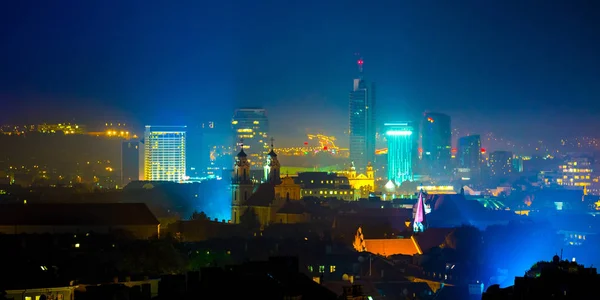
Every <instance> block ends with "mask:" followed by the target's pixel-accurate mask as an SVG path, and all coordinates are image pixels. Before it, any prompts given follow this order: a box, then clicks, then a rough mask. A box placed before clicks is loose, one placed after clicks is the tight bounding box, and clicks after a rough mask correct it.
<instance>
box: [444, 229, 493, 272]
mask: <svg viewBox="0 0 600 300" xmlns="http://www.w3.org/2000/svg"><path fill="white" fill-rule="evenodd" d="M444 247H445V248H450V249H453V250H454V261H455V262H456V263H458V264H461V265H462V266H463V272H464V273H463V274H465V275H468V276H480V274H481V270H482V267H483V254H484V253H483V249H484V248H483V235H482V233H481V231H479V229H477V228H476V227H473V226H471V225H463V226H461V227H458V228H456V229H455V230H454V231H452V232H451V233H450V234H449V235H447V236H446V240H445V241H444Z"/></svg>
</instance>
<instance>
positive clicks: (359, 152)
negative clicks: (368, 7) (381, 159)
mask: <svg viewBox="0 0 600 300" xmlns="http://www.w3.org/2000/svg"><path fill="white" fill-rule="evenodd" d="M357 64H358V72H359V74H358V78H356V79H354V86H353V89H352V91H351V92H350V109H349V119H350V160H351V161H352V163H353V164H354V166H355V167H356V170H358V171H364V170H365V169H366V167H367V164H368V163H370V162H371V163H372V162H374V160H375V137H376V128H375V84H374V83H370V84H369V83H368V82H367V81H366V80H365V79H364V78H363V64H364V61H363V60H362V59H359V60H358V61H357Z"/></svg>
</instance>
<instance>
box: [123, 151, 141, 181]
mask: <svg viewBox="0 0 600 300" xmlns="http://www.w3.org/2000/svg"><path fill="white" fill-rule="evenodd" d="M141 152H142V144H141V143H140V142H139V141H123V143H122V144H121V186H126V185H127V184H128V183H130V182H132V181H136V180H140V173H141V172H140V170H141V168H142V165H143V162H142V158H143V157H144V156H143V155H142V153H141Z"/></svg>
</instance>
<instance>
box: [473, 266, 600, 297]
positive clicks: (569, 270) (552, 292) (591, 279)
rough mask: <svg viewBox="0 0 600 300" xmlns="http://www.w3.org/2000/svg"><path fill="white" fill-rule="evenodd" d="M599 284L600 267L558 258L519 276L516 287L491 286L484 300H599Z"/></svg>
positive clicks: (516, 279) (533, 267) (484, 295)
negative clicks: (598, 272)
mask: <svg viewBox="0 0 600 300" xmlns="http://www.w3.org/2000/svg"><path fill="white" fill-rule="evenodd" d="M599 284H600V276H598V274H597V272H596V268H585V267H584V266H582V265H579V264H577V263H576V262H569V261H561V260H560V258H559V257H558V256H555V257H554V259H553V260H552V262H538V263H536V264H534V265H533V266H532V268H531V269H530V270H529V271H528V272H527V273H526V274H525V276H524V277H516V278H515V284H514V286H511V287H507V288H504V289H501V288H500V287H499V286H498V285H492V286H490V287H489V288H488V290H487V291H486V292H485V293H484V294H483V300H512V299H597V298H598V297H599V293H598V290H597V287H598V285H599Z"/></svg>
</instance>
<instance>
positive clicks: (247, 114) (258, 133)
mask: <svg viewBox="0 0 600 300" xmlns="http://www.w3.org/2000/svg"><path fill="white" fill-rule="evenodd" d="M231 127H232V128H233V130H234V132H235V136H236V140H235V143H236V144H235V149H236V150H234V151H233V153H234V154H237V153H238V152H239V147H240V144H241V143H242V141H243V144H244V152H246V154H247V155H248V161H249V162H250V166H251V167H252V168H253V169H261V168H263V167H264V166H267V154H268V153H269V149H270V148H269V119H267V110H265V109H262V108H240V109H236V110H235V113H234V114H233V120H232V121H231Z"/></svg>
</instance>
